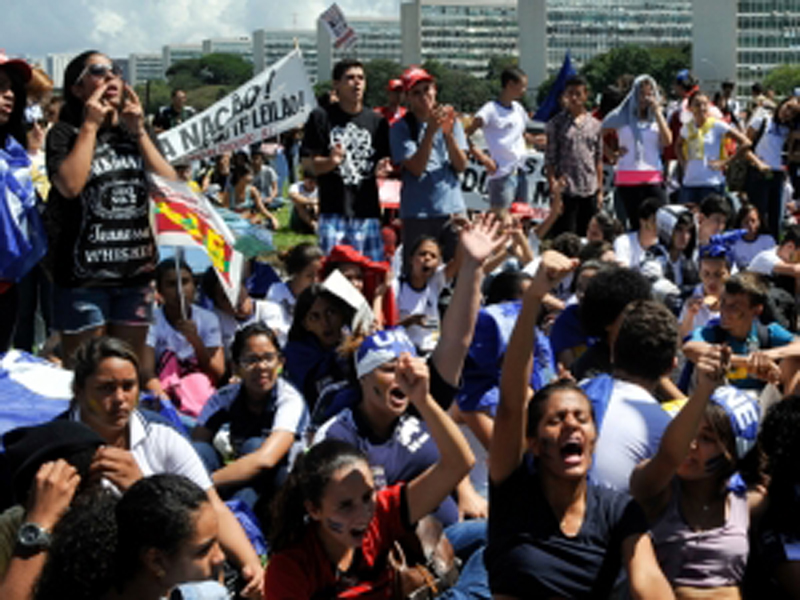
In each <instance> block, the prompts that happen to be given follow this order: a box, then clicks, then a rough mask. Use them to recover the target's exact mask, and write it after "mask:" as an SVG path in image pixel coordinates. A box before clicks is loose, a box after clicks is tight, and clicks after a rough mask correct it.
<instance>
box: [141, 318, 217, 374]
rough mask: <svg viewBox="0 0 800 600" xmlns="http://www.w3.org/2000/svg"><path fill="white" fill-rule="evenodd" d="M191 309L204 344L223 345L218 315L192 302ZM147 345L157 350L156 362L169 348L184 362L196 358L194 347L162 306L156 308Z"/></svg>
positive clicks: (211, 346)
mask: <svg viewBox="0 0 800 600" xmlns="http://www.w3.org/2000/svg"><path fill="white" fill-rule="evenodd" d="M191 309H192V321H194V323H195V325H197V333H198V335H199V336H200V339H201V340H203V345H204V346H205V347H206V348H219V347H221V346H222V332H221V330H220V326H219V319H218V318H217V315H215V314H214V313H213V312H211V311H210V310H207V309H205V308H201V307H200V306H197V305H196V304H192V305H191ZM147 345H148V346H150V347H151V348H153V349H154V350H155V353H156V363H157V362H158V360H159V358H161V355H162V354H163V353H164V352H165V351H167V350H171V351H172V352H174V353H175V354H176V355H177V357H178V359H179V360H180V361H182V362H183V361H187V360H190V359H192V358H195V353H194V348H193V347H192V345H191V344H190V343H189V340H187V339H186V338H185V337H184V336H183V334H182V333H180V332H178V330H177V329H174V328H173V327H172V325H170V324H169V322H168V321H167V317H165V316H164V309H163V308H162V307H158V308H157V309H156V310H155V319H154V321H153V323H152V324H151V325H150V328H149V329H148V330H147Z"/></svg>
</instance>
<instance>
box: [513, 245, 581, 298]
mask: <svg viewBox="0 0 800 600" xmlns="http://www.w3.org/2000/svg"><path fill="white" fill-rule="evenodd" d="M578 263H579V261H578V259H577V258H567V257H566V256H564V255H563V254H561V253H559V252H556V251H555V250H548V251H547V252H545V253H544V254H542V262H541V263H540V264H539V268H538V269H537V271H536V275H534V277H533V281H532V282H531V285H530V287H529V288H528V291H527V292H526V294H529V295H531V296H533V297H538V298H543V297H544V296H545V295H546V294H548V293H549V292H550V290H552V289H553V288H554V287H555V286H556V284H557V283H558V282H559V281H561V280H562V279H564V277H566V276H567V275H569V274H570V273H572V271H574V270H575V269H576V268H577V267H578Z"/></svg>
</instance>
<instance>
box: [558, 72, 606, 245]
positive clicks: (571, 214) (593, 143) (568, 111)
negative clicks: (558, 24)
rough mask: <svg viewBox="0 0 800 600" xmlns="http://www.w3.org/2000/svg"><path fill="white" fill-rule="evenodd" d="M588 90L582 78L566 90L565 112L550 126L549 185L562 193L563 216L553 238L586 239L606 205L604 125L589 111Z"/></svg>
mask: <svg viewBox="0 0 800 600" xmlns="http://www.w3.org/2000/svg"><path fill="white" fill-rule="evenodd" d="M587 98H588V86H587V83H586V80H585V79H584V78H583V77H581V76H580V75H576V76H574V77H570V78H569V79H568V80H567V83H566V85H565V89H564V96H563V105H564V110H563V111H561V112H560V113H558V114H557V115H556V116H555V117H553V118H552V119H550V121H549V122H548V123H547V127H546V131H547V150H546V152H545V159H544V164H545V169H546V173H547V183H548V185H549V186H550V190H551V191H553V192H554V193H559V192H561V194H562V201H563V205H564V208H563V212H562V213H561V216H560V217H559V219H558V221H556V223H555V225H553V235H558V234H559V233H562V232H564V231H571V232H573V233H577V234H578V235H580V236H584V235H586V228H587V227H588V226H589V221H590V220H591V218H592V216H593V215H594V214H595V213H596V212H597V211H598V209H599V208H600V206H601V205H602V202H603V143H602V138H601V137H600V121H598V120H597V119H595V118H594V117H593V116H592V115H591V114H589V112H588V111H587V110H586V100H587Z"/></svg>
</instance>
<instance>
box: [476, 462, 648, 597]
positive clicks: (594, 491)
mask: <svg viewBox="0 0 800 600" xmlns="http://www.w3.org/2000/svg"><path fill="white" fill-rule="evenodd" d="M489 499H490V500H489V545H488V546H487V547H486V553H485V562H486V568H487V570H488V572H489V585H490V587H491V589H492V593H493V594H495V595H497V594H507V595H510V596H516V597H517V598H551V597H553V596H556V597H563V598H607V597H608V595H609V593H610V592H611V590H612V588H613V587H614V583H615V581H616V580H617V576H618V575H619V572H620V567H621V562H622V552H621V550H622V542H623V540H625V539H626V538H627V537H628V536H631V535H634V534H641V533H645V532H646V531H647V519H646V518H645V515H644V512H643V511H642V509H641V508H640V507H639V505H638V504H636V502H635V501H634V500H633V499H632V498H631V497H630V496H629V495H628V494H625V493H623V492H617V491H614V490H610V489H607V488H601V487H598V486H594V485H591V484H590V485H589V487H588V490H587V493H586V514H585V515H584V518H583V524H582V525H581V529H580V531H579V532H578V534H577V535H576V536H575V537H572V538H570V537H567V536H566V535H564V533H563V532H562V531H561V528H560V525H559V523H558V520H557V519H556V517H555V515H554V514H553V511H552V510H551V508H550V505H549V504H548V503H547V499H546V498H545V496H544V492H543V490H542V488H541V485H540V482H539V477H538V476H537V475H536V474H535V473H534V470H533V467H532V466H531V465H530V463H529V462H527V461H523V463H522V465H520V467H519V468H518V469H517V470H516V471H514V473H513V474H512V475H511V476H509V478H508V479H507V480H506V481H504V482H503V483H502V484H500V485H492V484H490V488H489Z"/></svg>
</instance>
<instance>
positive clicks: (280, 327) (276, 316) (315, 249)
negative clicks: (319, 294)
mask: <svg viewBox="0 0 800 600" xmlns="http://www.w3.org/2000/svg"><path fill="white" fill-rule="evenodd" d="M323 256H324V255H323V254H322V250H321V249H320V247H319V246H317V245H315V244H311V243H309V242H303V243H301V244H297V245H296V246H294V247H293V248H291V249H290V250H289V251H288V252H286V253H285V254H283V255H281V259H282V260H283V264H284V266H285V267H286V273H287V275H288V276H289V279H287V280H286V281H285V282H280V283H275V284H273V285H271V286H270V288H269V291H268V292H267V297H266V298H265V299H264V303H263V311H262V314H263V322H264V324H265V325H267V327H269V328H270V329H272V330H273V331H274V332H275V335H277V336H278V342H279V343H280V345H281V347H283V346H285V345H286V340H287V337H288V335H289V329H291V327H292V320H293V318H294V309H295V306H296V305H297V298H298V297H299V296H300V294H301V293H303V291H304V290H305V289H306V288H308V287H309V286H310V285H312V284H314V283H317V282H318V281H319V272H320V267H321V265H322V258H323Z"/></svg>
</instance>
